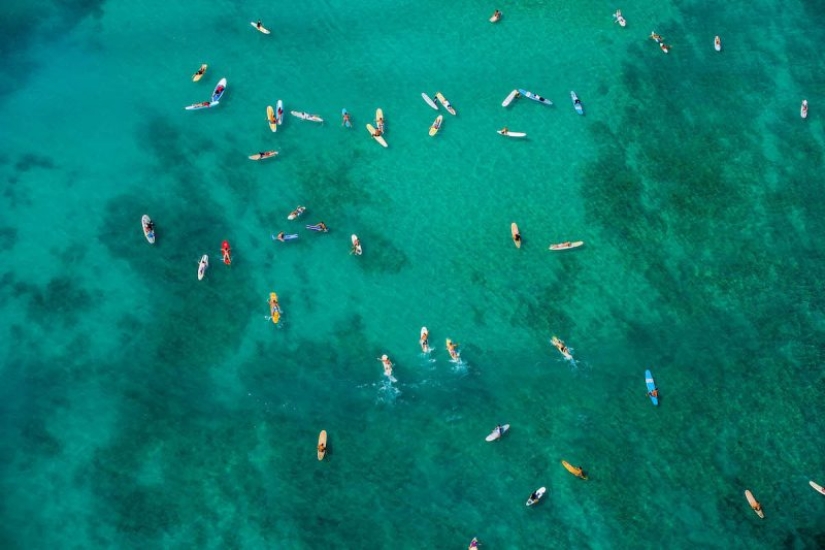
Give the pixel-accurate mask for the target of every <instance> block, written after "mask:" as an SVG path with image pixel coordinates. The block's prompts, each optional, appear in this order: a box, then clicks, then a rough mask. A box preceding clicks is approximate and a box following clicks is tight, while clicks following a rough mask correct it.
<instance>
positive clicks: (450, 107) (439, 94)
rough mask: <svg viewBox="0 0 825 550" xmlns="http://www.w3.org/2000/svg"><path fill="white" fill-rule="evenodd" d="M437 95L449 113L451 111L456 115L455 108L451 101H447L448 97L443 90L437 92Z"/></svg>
mask: <svg viewBox="0 0 825 550" xmlns="http://www.w3.org/2000/svg"><path fill="white" fill-rule="evenodd" d="M435 97H436V99H438V101H439V103H441V104H442V105H443V106H444V108H445V109H447V112H448V113H450V114H451V115H455V109H454V108H453V106H452V105H451V104H450V102H449V101H447V98H446V97H444V94H442V93H441V92H436V93H435Z"/></svg>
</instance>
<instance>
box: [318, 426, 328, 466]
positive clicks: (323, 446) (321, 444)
mask: <svg viewBox="0 0 825 550" xmlns="http://www.w3.org/2000/svg"><path fill="white" fill-rule="evenodd" d="M325 456H327V431H326V430H321V433H320V434H318V460H324V457H325Z"/></svg>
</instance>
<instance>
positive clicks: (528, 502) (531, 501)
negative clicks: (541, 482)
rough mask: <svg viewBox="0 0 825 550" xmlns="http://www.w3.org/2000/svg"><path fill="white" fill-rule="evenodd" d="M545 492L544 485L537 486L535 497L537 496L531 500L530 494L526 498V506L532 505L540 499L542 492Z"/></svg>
mask: <svg viewBox="0 0 825 550" xmlns="http://www.w3.org/2000/svg"><path fill="white" fill-rule="evenodd" d="M546 492H547V488H546V487H541V488H539V490H538V491H536V497H537V498H536V500H533V495H530V498H528V499H527V506H532V505H534V504H535V503H537V502H538V501H540V500H541V497H543V496H544V493H546Z"/></svg>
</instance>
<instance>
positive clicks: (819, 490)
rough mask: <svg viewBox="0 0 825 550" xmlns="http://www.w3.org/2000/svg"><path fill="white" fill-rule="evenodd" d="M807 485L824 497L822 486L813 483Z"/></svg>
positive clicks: (824, 489) (824, 490) (824, 492)
mask: <svg viewBox="0 0 825 550" xmlns="http://www.w3.org/2000/svg"><path fill="white" fill-rule="evenodd" d="M808 483H809V484H810V486H811V487H813V488H814V490H815V491H817V492H820V493H822V494H823V495H825V488H823V487H822V485H820V484H818V483H816V482H814V481H809V482H808Z"/></svg>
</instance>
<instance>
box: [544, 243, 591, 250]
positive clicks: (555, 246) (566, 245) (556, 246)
mask: <svg viewBox="0 0 825 550" xmlns="http://www.w3.org/2000/svg"><path fill="white" fill-rule="evenodd" d="M583 244H584V241H573V242H570V241H567V242H566V243H558V244H551V245H550V250H567V249H568V248H578V247H580V246H581V245H583Z"/></svg>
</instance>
